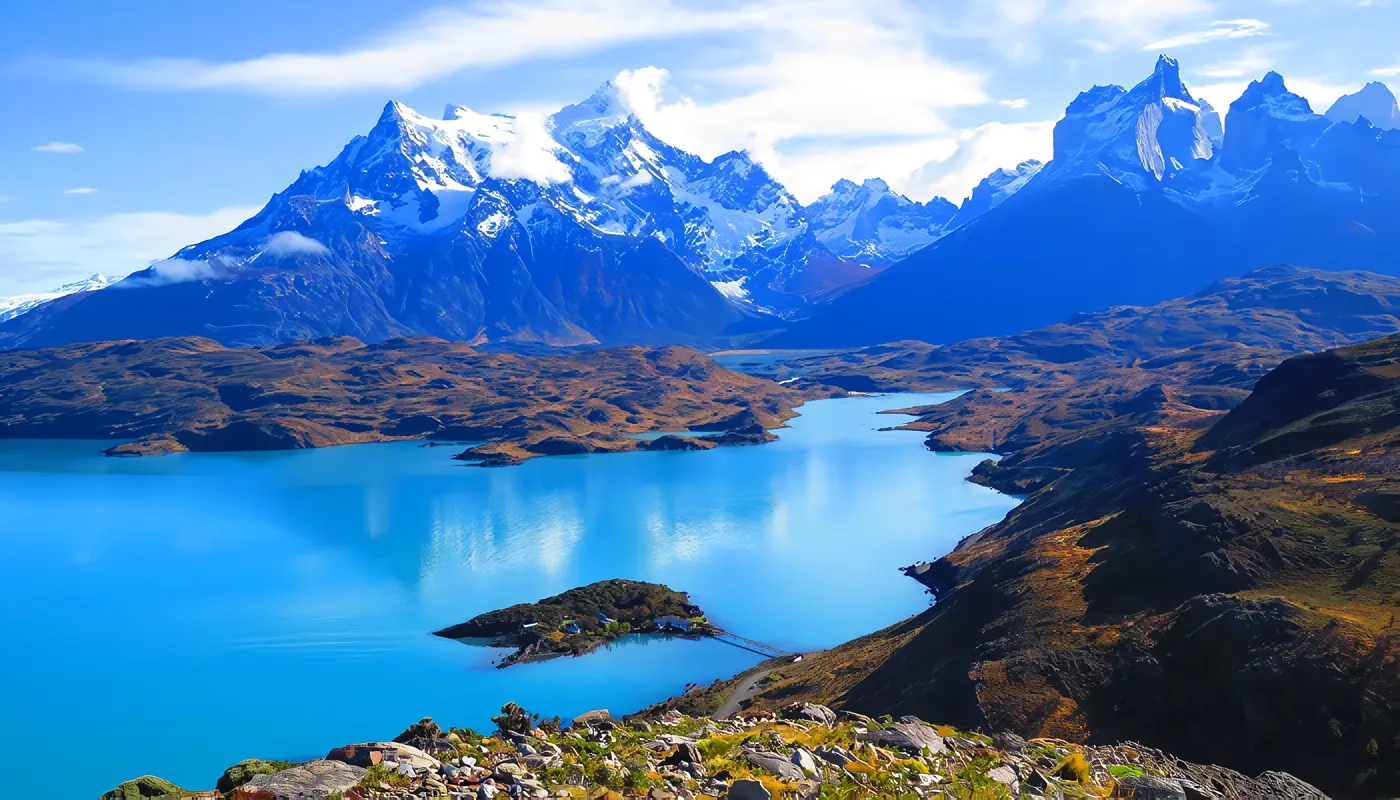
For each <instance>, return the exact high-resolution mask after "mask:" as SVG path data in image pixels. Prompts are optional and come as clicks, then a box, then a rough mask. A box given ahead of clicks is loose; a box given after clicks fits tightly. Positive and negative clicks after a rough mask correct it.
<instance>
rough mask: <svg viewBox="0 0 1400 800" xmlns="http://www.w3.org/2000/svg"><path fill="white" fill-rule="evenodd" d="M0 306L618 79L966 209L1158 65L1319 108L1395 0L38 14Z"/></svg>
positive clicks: (737, 143) (1350, 81)
mask: <svg viewBox="0 0 1400 800" xmlns="http://www.w3.org/2000/svg"><path fill="white" fill-rule="evenodd" d="M0 21H3V23H4V24H0V98H3V99H0V107H3V109H4V110H3V111H2V112H0V296H5V295H11V294H19V293H25V292H35V291H43V290H47V289H50V288H53V287H55V286H57V285H59V284H61V283H64V282H66V281H69V280H74V279H77V278H82V277H84V276H86V275H88V274H91V273H93V272H106V273H109V274H125V273H127V272H130V271H132V270H135V269H139V268H141V267H144V266H145V265H147V264H148V263H150V262H152V261H156V260H159V259H162V258H165V257H167V256H169V255H171V254H172V253H173V252H175V251H176V250H178V249H179V248H180V247H182V246H184V245H186V244H191V243H194V242H197V241H200V240H202V239H205V238H208V237H210V236H213V235H215V234H218V233H222V232H224V231H226V230H229V229H230V228H232V227H234V226H236V225H237V224H238V223H239V222H241V221H242V220H243V219H245V218H246V217H248V216H250V215H252V214H253V213H255V212H256V210H257V208H258V207H260V206H261V205H262V204H263V203H265V202H266V201H267V199H268V198H269V197H270V196H271V195H272V194H273V193H274V192H276V191H279V190H280V189H282V188H285V187H286V186H287V184H289V183H291V182H292V181H293V180H294V179H295V178H296V176H297V174H298V173H299V172H300V171H301V170H303V169H308V168H310V167H312V166H315V165H318V164H324V163H326V162H327V161H329V160H331V159H332V158H334V157H335V155H336V153H338V152H339V150H340V149H341V148H342V147H344V145H345V144H346V143H347V142H348V141H349V140H350V139H351V138H352V137H353V136H355V135H356V134H361V133H365V132H367V131H368V130H369V129H370V127H372V126H373V124H374V122H375V120H376V119H377V118H378V116H379V113H380V111H381V109H382V108H383V106H384V104H385V103H386V102H387V101H389V100H391V99H393V100H400V101H402V102H404V103H406V104H408V105H409V106H411V107H413V108H416V109H418V110H419V111H421V112H423V113H425V114H428V115H432V116H436V115H438V114H440V110H441V109H442V108H443V106H444V105H446V104H447V103H459V104H462V105H466V106H469V107H471V108H473V109H475V110H477V111H481V112H487V113H490V112H506V113H549V112H551V111H553V110H556V109H558V108H559V107H561V106H563V105H566V104H568V103H572V102H577V101H578V100H581V99H583V98H585V97H587V96H588V95H589V94H591V93H592V92H593V91H594V90H595V89H596V88H597V87H598V86H599V85H601V84H602V83H603V82H605V81H608V80H614V81H616V82H617V84H618V85H619V86H620V87H621V88H622V89H623V90H624V92H625V94H626V96H627V97H628V98H629V100H630V102H631V104H632V106H633V108H634V110H635V111H636V113H637V114H638V116H639V118H640V119H641V120H642V121H643V123H644V124H646V125H647V126H648V128H650V129H651V130H652V132H653V133H655V134H656V135H658V136H660V137H661V138H662V139H665V140H667V141H670V142H671V143H672V144H675V145H677V146H680V147H683V148H685V149H688V150H691V151H692V152H695V153H697V154H699V155H702V156H704V157H706V158H712V157H714V156H716V155H719V154H720V153H723V152H725V151H727V150H733V149H747V150H749V151H750V152H751V153H753V154H754V155H755V156H756V157H757V158H759V159H760V160H761V161H762V162H763V163H764V165H765V166H766V167H767V168H768V169H769V171H770V172H771V173H772V174H773V175H774V176H775V177H777V178H778V179H779V180H781V181H783V182H784V183H785V184H786V185H787V186H788V187H789V188H790V189H791V190H792V191H793V192H794V193H795V194H796V195H797V196H798V197H799V198H800V199H801V200H803V201H804V202H807V201H811V200H813V199H815V198H816V197H817V196H819V195H821V194H822V193H823V192H824V191H825V190H826V188H827V187H829V186H830V185H831V184H832V183H834V182H835V181H836V180H838V179H840V178H843V177H844V178H850V179H854V180H860V179H863V178H869V177H881V178H884V179H886V180H887V181H888V182H889V183H890V185H891V186H892V187H894V188H895V189H896V190H898V191H901V192H903V193H905V194H907V195H909V196H910V197H913V198H914V199H917V200H926V199H928V198H930V197H933V196H935V195H942V196H946V197H948V198H950V199H952V200H953V201H954V202H960V201H961V199H962V198H963V197H965V196H966V195H967V193H968V192H969V191H970V190H971V188H972V187H973V186H974V185H975V184H976V183H977V181H979V180H980V179H981V178H983V177H984V176H985V175H986V174H987V173H989V172H991V171H992V170H993V169H995V168H998V167H1002V166H1012V165H1014V164H1016V163H1017V162H1019V161H1021V160H1024V159H1026V158H1040V159H1042V160H1043V159H1046V158H1048V156H1049V152H1050V135H1051V129H1052V127H1053V125H1054V122H1055V120H1057V119H1058V118H1059V117H1060V116H1061V115H1062V112H1063V110H1064V107H1065V106H1066V105H1067V104H1068V103H1069V102H1070V101H1071V100H1072V99H1073V98H1074V96H1075V95H1076V94H1077V93H1078V92H1080V91H1082V90H1084V89H1087V88H1089V87H1090V86H1093V85H1095V84H1109V83H1117V84H1122V85H1132V84H1133V83H1136V82H1137V81H1138V80H1141V79H1142V78H1144V77H1146V76H1147V75H1148V74H1149V73H1150V72H1151V70H1152V67H1153V64H1154V63H1155V61H1156V58H1157V55H1158V53H1166V54H1168V55H1171V56H1173V57H1175V58H1177V59H1178V60H1179V61H1180V62H1181V65H1182V74H1183V77H1184V79H1185V80H1186V83H1187V85H1188V87H1189V88H1190V89H1191V90H1192V91H1193V92H1194V93H1195V94H1197V96H1201V97H1205V98H1206V99H1207V100H1209V101H1210V102H1211V103H1212V104H1213V105H1215V106H1216V107H1217V108H1219V109H1220V110H1221V112H1222V113H1224V111H1225V109H1226V108H1227V107H1228V106H1229V103H1230V102H1231V101H1232V100H1234V99H1235V98H1236V97H1237V96H1238V95H1239V93H1240V92H1241V91H1242V90H1243V88H1244V87H1245V85H1247V84H1248V82H1249V81H1250V80H1251V79H1254V78H1258V77H1260V76H1261V75H1263V73H1264V72H1266V71H1268V70H1270V69H1273V70H1276V71H1278V72H1280V73H1282V74H1283V75H1284V77H1285V78H1286V80H1287V82H1288V85H1289V87H1290V88H1291V89H1293V90H1294V91H1296V92H1298V93H1300V94H1302V95H1303V96H1305V97H1307V98H1308V99H1309V101H1311V102H1312V104H1313V106H1314V109H1315V110H1318V111H1322V110H1325V109H1326V107H1327V106H1328V105H1330V104H1331V102H1332V101H1333V100H1334V99H1336V97H1338V96H1339V95H1341V94H1343V93H1345V92H1349V91H1354V90H1355V89H1358V88H1360V87H1361V85H1362V84H1364V83H1365V82H1367V81H1369V80H1383V81H1384V80H1389V81H1391V82H1392V84H1395V83H1400V39H1396V37H1395V36H1394V35H1393V34H1394V31H1396V30H1400V0H1251V1H1250V2H1236V1H1235V0H1155V1H1144V0H925V1H924V2H910V1H908V0H880V2H870V0H737V1H735V0H709V1H708V2H695V3H690V2H684V0H576V1H575V2H561V1H560V0H515V1H514V2H508V3H505V2H480V1H477V2H472V1H471V0H467V1H457V2H451V1H443V2H432V3H414V2H406V3H397V4H388V3H384V2H382V0H298V2H296V3H288V2H286V0H238V1H237V2H229V1H226V0H203V1H202V2H199V3H190V2H187V0H131V2H126V3H91V2H87V0H81V1H80V2H73V1H72V0H47V1H46V2H45V3H42V4H41V3H19V2H9V3H5V4H4V7H3V9H0Z"/></svg>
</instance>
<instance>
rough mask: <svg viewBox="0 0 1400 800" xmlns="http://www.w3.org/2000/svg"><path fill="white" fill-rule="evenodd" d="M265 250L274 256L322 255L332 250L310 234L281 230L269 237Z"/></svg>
mask: <svg viewBox="0 0 1400 800" xmlns="http://www.w3.org/2000/svg"><path fill="white" fill-rule="evenodd" d="M263 252H265V253H271V254H272V255H274V256H292V255H312V256H321V255H325V254H326V253H329V252H330V250H329V249H328V248H327V247H326V246H325V245H323V244H321V243H320V242H318V241H316V240H315V239H312V238H311V237H310V236H303V235H302V234H300V233H297V232H296V231H281V232H280V233H274V234H272V235H271V236H269V237H267V243H266V245H265V246H264V248H263Z"/></svg>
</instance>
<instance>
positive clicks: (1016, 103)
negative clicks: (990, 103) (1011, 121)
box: [997, 97, 1031, 108]
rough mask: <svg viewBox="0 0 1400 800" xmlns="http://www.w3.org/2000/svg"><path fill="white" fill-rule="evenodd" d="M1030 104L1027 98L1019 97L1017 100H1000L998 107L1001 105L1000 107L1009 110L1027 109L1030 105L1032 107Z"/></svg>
mask: <svg viewBox="0 0 1400 800" xmlns="http://www.w3.org/2000/svg"><path fill="white" fill-rule="evenodd" d="M1030 104H1031V101H1030V100H1028V99H1026V98H1024V97H1017V98H1015V99H1014V100H998V101H997V105H999V106H1005V107H1007V108H1025V107H1026V106H1028V105H1030Z"/></svg>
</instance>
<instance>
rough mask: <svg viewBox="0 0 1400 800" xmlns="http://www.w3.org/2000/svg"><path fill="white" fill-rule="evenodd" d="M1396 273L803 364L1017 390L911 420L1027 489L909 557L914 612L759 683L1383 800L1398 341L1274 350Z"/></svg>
mask: <svg viewBox="0 0 1400 800" xmlns="http://www.w3.org/2000/svg"><path fill="white" fill-rule="evenodd" d="M1397 285H1400V281H1396V280H1395V279H1391V278H1385V277H1381V276H1374V275H1365V274H1357V273H1350V274H1341V275H1329V274H1327V273H1316V272H1312V271H1306V270H1296V269H1291V268H1290V269H1275V270H1265V271H1261V272H1258V273H1254V274H1252V275H1250V276H1248V277H1246V278H1244V279H1238V280H1231V281H1226V282H1224V283H1222V284H1221V285H1219V286H1215V287H1212V288H1211V289H1210V290H1208V291H1207V292H1203V293H1201V294H1199V295H1197V296H1195V297H1193V298H1188V299H1183V300H1180V301H1173V302H1172V303H1166V304H1162V305H1160V306H1156V307H1153V308H1149V309H1118V310H1115V311H1114V312H1107V313H1105V314H1098V315H1086V316H1085V317H1081V318H1078V319H1076V320H1074V321H1072V322H1071V323H1068V324H1065V325H1061V326H1054V327H1053V328H1049V329H1046V330H1043V331H1037V332H1031V333H1028V334H1023V335H1020V336H1017V337H1008V338H1006V339H988V340H981V341H978V342H969V343H964V344H962V345H955V346H951V347H947V348H928V347H927V346H922V345H913V344H906V345H897V346H890V347H884V348H870V349H868V350H866V351H857V352H856V353H854V354H850V355H845V356H841V355H838V356H830V357H827V358H826V359H820V360H814V361H811V362H809V363H811V364H816V365H821V364H823V363H825V364H827V365H828V366H830V367H831V369H833V370H834V369H836V368H837V367H836V363H837V362H839V361H841V360H842V359H846V363H845V364H844V369H846V370H847V371H848V372H847V373H846V374H858V373H859V372H860V370H861V365H860V363H859V361H860V360H861V359H863V358H864V359H869V360H870V363H871V365H872V367H873V368H872V371H871V375H872V376H875V377H876V378H877V379H878V380H879V381H881V382H882V384H887V385H898V383H899V381H898V378H897V377H896V376H898V375H899V374H900V372H901V371H907V373H908V376H909V377H906V378H905V381H906V382H907V383H906V384H905V385H917V386H933V385H939V384H938V378H936V376H937V375H938V374H939V373H940V372H942V373H943V378H942V381H943V382H942V384H941V385H943V386H949V385H958V383H959V382H962V383H963V385H967V384H973V385H979V386H1009V387H1011V389H1012V391H1010V392H992V391H984V390H978V391H974V392H971V393H969V394H967V395H964V396H963V397H962V398H960V399H959V400H958V401H954V402H953V403H948V404H945V405H943V406H936V407H932V408H929V409H925V411H926V412H927V413H926V415H925V416H924V417H923V418H922V419H921V420H920V422H919V423H917V425H916V426H917V427H922V428H924V429H926V430H929V431H930V440H929V441H930V446H931V447H934V448H937V449H943V448H949V447H951V448H955V449H961V448H967V449H987V448H992V449H995V450H997V451H999V452H1001V453H1003V454H1004V455H1005V458H1003V459H1002V460H1001V461H999V462H990V461H988V462H985V463H984V464H983V465H982V466H980V467H979V468H978V470H977V471H976V473H975V476H974V479H975V480H977V481H979V482H983V483H987V484H989V485H992V486H994V487H997V488H1000V489H1003V490H1005V491H1012V492H1018V493H1023V494H1027V495H1029V496H1028V498H1027V500H1026V502H1025V503H1023V504H1022V505H1021V506H1019V507H1018V508H1017V509H1015V510H1014V511H1012V512H1011V513H1010V514H1009V515H1008V516H1007V518H1006V520H1004V521H1003V522H1001V523H999V524H997V525H994V526H992V527H990V528H988V529H986V530H984V531H982V532H981V533H979V534H977V535H976V536H974V537H970V538H969V539H968V540H967V541H965V542H964V543H963V544H962V545H961V546H960V547H959V548H958V549H957V550H955V551H954V552H953V553H951V554H950V555H948V556H947V557H945V558H942V559H939V560H938V561H936V562H933V563H931V564H924V565H918V566H916V567H914V568H911V569H910V570H909V574H910V575H911V576H914V577H916V578H917V579H918V580H920V581H921V582H922V583H924V584H925V585H926V586H928V587H929V588H930V589H931V590H932V592H933V593H934V595H935V596H936V598H937V603H936V605H934V606H933V607H932V608H931V609H930V610H929V611H927V612H926V613H924V614H921V615H920V616H918V617H915V618H913V619H910V620H907V621H906V622H904V623H901V624H899V625H896V626H894V627H891V628H889V629H886V630H884V631H881V632H878V633H876V634H872V635H871V636H868V637H865V638H863V639H859V640H856V641H854V642H851V643H849V644H847V645H843V646H842V647H839V648H836V649H834V650H832V651H830V652H827V653H822V654H815V655H810V656H808V657H807V658H806V659H804V661H803V662H802V663H801V664H789V665H782V666H781V667H780V668H779V669H780V671H781V673H782V676H783V680H781V681H779V682H777V683H775V684H774V685H772V686H771V687H769V688H768V689H767V690H765V692H764V693H763V694H760V696H759V697H758V698H757V699H756V701H755V702H757V703H758V704H760V705H767V704H770V703H771V704H779V703H786V702H790V701H791V700H792V699H794V698H796V699H815V700H822V701H831V702H835V703H837V704H838V705H841V706H844V707H846V708H849V709H852V710H856V711H863V712H867V713H892V714H895V715H899V714H902V713H910V714H925V715H938V716H939V717H940V718H944V719H950V720H953V721H954V724H957V725H966V726H970V727H983V728H985V729H988V730H1000V729H1010V730H1015V731H1017V732H1018V733H1020V734H1022V735H1025V736H1056V737H1062V738H1067V739H1074V740H1081V741H1082V740H1092V741H1111V740H1116V739H1125V738H1126V739H1132V740H1136V741H1141V742H1144V743H1145V744H1148V745H1150V746H1154V747H1163V748H1167V749H1170V750H1171V751H1172V752H1175V753H1177V754H1179V755H1181V756H1182V757H1184V758H1191V759H1200V760H1206V761H1212V762H1216V763H1222V764H1226V765H1229V766H1232V767H1234V768H1237V769H1240V770H1242V771H1244V772H1247V773H1256V772H1259V771H1261V770H1266V769H1290V770H1292V771H1294V772H1295V773H1297V774H1299V775H1300V776H1302V777H1304V778H1305V779H1307V780H1309V781H1312V782H1313V783H1316V784H1317V785H1319V786H1321V787H1323V788H1324V789H1326V790H1328V791H1330V792H1332V793H1334V794H1336V795H1337V796H1344V797H1346V796H1356V797H1382V796H1394V795H1395V794H1396V792H1397V791H1400V750H1397V746H1400V745H1397V742H1400V738H1397V737H1400V639H1397V638H1396V634H1397V632H1400V631H1398V630H1397V629H1396V627H1395V615H1396V614H1397V613H1400V591H1397V589H1398V588H1400V478H1398V477H1397V476H1400V336H1398V335H1390V336H1387V337H1385V338H1381V339H1376V340H1372V341H1369V342H1365V343H1361V344H1355V345H1350V346H1347V347H1342V348H1340V349H1333V350H1328V351H1325V352H1322V353H1319V354H1315V355H1296V356H1293V357H1292V358H1287V360H1283V361H1282V363H1281V364H1279V361H1280V360H1281V359H1285V358H1286V357H1287V356H1288V355H1289V353H1288V351H1289V350H1291V349H1292V348H1295V347H1297V346H1299V345H1305V346H1313V345H1315V344H1316V343H1317V342H1327V341H1337V340H1341V341H1346V340H1348V339H1351V338H1353V337H1356V336H1365V335H1372V334H1373V333H1374V332H1376V331H1378V330H1379V331H1385V330H1390V331H1394V330H1397V326H1400V318H1397V315H1396V311H1397V308H1400V305H1397V300H1398V299H1400V293H1397V291H1396V288H1397ZM1232 326H1233V327H1234V332H1233V334H1232V335H1231V338H1232V339H1234V340H1235V341H1233V342H1231V341H1219V340H1216V341H1211V340H1210V338H1209V337H1215V336H1220V335H1222V333H1223V332H1224V331H1226V330H1228V329H1229V328H1230V327H1232ZM1328 326H1336V327H1328ZM1193 328H1194V330H1193ZM1275 342H1277V343H1275ZM954 352H957V353H958V354H959V355H958V356H956V357H955V356H954V355H953V354H954ZM1271 368H1272V369H1271ZM1269 370H1271V371H1269ZM813 374H814V375H816V376H817V377H820V376H821V374H822V370H820V369H816V370H813ZM1260 375H1263V377H1262V378H1260V377H1259V376H1260ZM915 376H916V377H915ZM1256 383H1257V386H1256ZM1251 387H1252V388H1253V391H1252V393H1251V392H1250V389H1251ZM1246 397H1247V399H1245V398H1246ZM1242 399H1243V402H1240V401H1241V400H1242ZM1224 408H1233V410H1231V411H1229V412H1228V413H1225V412H1223V411H1222V410H1221V409H1224Z"/></svg>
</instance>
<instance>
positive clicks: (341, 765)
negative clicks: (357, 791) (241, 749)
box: [233, 759, 366, 800]
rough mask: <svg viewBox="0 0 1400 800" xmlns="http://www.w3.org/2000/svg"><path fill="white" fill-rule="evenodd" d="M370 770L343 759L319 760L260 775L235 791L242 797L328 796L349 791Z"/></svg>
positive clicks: (268, 799)
mask: <svg viewBox="0 0 1400 800" xmlns="http://www.w3.org/2000/svg"><path fill="white" fill-rule="evenodd" d="M365 772H366V770H365V769H364V768H363V767H357V766H355V765H354V764H347V763H345V762H343V761H328V760H326V759H318V760H316V761H308V762H306V763H305V764H301V765H298V766H295V767H292V768H290V769H284V770H282V771H281V772H274V773H272V774H269V775H256V776H254V777H253V779H252V780H250V781H248V782H247V783H245V784H243V785H242V786H240V787H238V788H237V789H235V790H234V793H233V796H234V797H235V798H237V799H238V800H279V799H280V798H283V797H328V796H330V795H332V794H335V793H336V792H340V793H342V794H343V793H345V792H347V791H349V790H350V789H352V788H354V786H355V784H357V783H359V782H360V779H361V778H363V777H364V776H365Z"/></svg>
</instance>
